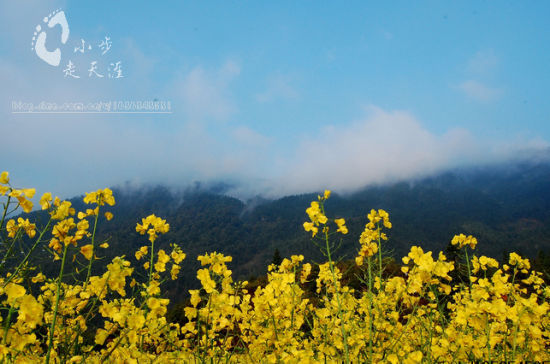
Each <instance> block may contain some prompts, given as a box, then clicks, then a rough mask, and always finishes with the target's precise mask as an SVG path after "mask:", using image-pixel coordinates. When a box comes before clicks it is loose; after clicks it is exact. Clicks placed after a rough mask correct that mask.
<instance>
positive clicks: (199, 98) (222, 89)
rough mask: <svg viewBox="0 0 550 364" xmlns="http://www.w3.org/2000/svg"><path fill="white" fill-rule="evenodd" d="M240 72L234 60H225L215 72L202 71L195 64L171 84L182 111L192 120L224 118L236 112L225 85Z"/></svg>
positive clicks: (202, 69)
mask: <svg viewBox="0 0 550 364" xmlns="http://www.w3.org/2000/svg"><path fill="white" fill-rule="evenodd" d="M239 73H240V68H239V67H238V65H237V64H236V63H234V62H231V61H229V62H226V63H225V64H224V65H222V67H221V68H220V69H219V70H217V71H206V70H205V69H204V68H202V67H200V66H198V67H195V68H194V69H192V70H191V71H190V72H188V73H187V74H185V75H184V77H183V79H181V80H180V81H178V82H177V83H176V85H175V87H174V88H175V92H176V94H177V95H179V96H180V98H181V101H182V109H183V110H182V111H183V112H184V113H185V114H186V115H187V117H189V118H190V119H192V120H194V121H200V120H202V119H215V120H226V119H227V118H228V117H229V116H230V115H232V114H234V113H235V112H236V111H237V107H236V106H235V104H234V102H233V101H232V99H231V97H230V95H229V91H228V87H229V83H230V82H231V81H232V80H233V79H234V78H235V77H236V76H238V75H239Z"/></svg>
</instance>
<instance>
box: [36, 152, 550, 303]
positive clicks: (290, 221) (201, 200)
mask: <svg viewBox="0 0 550 364" xmlns="http://www.w3.org/2000/svg"><path fill="white" fill-rule="evenodd" d="M335 192H337V191H335ZM114 193H115V197H116V201H117V203H116V205H115V206H114V207H113V208H111V209H110V210H111V211H112V212H113V213H114V216H115V218H114V219H113V220H112V221H102V222H101V224H100V227H99V230H98V236H99V237H100V238H101V239H103V238H104V239H109V243H110V248H109V249H108V250H107V251H106V253H107V254H108V257H113V256H115V255H122V254H125V255H126V256H128V257H131V259H134V258H133V255H134V252H135V251H136V250H137V249H138V248H139V247H140V246H142V245H145V244H147V239H146V237H144V236H140V235H139V234H137V233H136V231H135V226H136V223H137V222H139V221H141V218H142V217H145V216H147V215H149V214H151V213H154V214H156V215H157V216H160V217H162V218H164V219H166V220H167V221H168V223H169V224H170V232H169V233H168V234H166V235H164V236H162V237H161V239H160V244H159V248H164V249H169V248H168V244H169V243H172V242H176V243H178V244H180V246H181V247H182V248H183V249H184V251H185V252H186V253H187V255H188V258H187V260H186V261H185V262H184V264H183V269H182V273H183V278H182V279H180V280H178V281H177V282H173V283H170V284H169V285H168V294H169V296H170V297H171V298H173V299H176V300H178V299H181V297H183V296H184V295H185V292H186V290H187V289H189V288H190V287H193V286H196V284H197V283H196V282H197V280H196V278H195V274H196V269H197V267H198V263H197V261H196V257H197V255H199V254H202V253H204V252H212V251H218V252H223V253H225V254H228V255H231V256H233V258H234V260H233V263H232V265H231V267H232V269H233V271H234V273H235V275H236V276H237V277H241V278H248V276H250V275H258V274H263V273H264V272H265V267H266V265H267V264H269V263H270V261H271V258H272V256H273V253H274V251H275V249H278V250H279V251H280V252H281V255H282V256H283V257H284V256H289V255H290V254H298V253H300V254H304V255H305V256H306V259H310V260H315V261H320V260H323V257H322V256H320V254H319V252H318V251H317V249H316V248H315V247H314V246H313V244H312V243H311V241H310V235H309V234H308V233H306V232H305V231H304V230H303V227H302V224H303V222H304V221H305V220H306V217H307V216H306V214H305V209H306V208H307V207H308V206H309V204H310V202H311V201H312V200H315V199H316V198H317V194H316V193H314V194H306V195H299V196H287V197H284V198H281V199H277V200H273V201H269V200H264V199H255V200H254V201H251V202H250V203H248V204H246V203H243V202H242V201H240V200H238V199H235V198H232V197H228V196H224V195H220V194H217V193H214V192H212V191H209V190H198V191H197V190H195V191H193V192H181V193H172V192H170V191H169V190H168V189H167V188H166V187H162V186H158V187H150V188H142V189H137V190H123V189H116V188H115V189H114ZM72 201H73V203H74V205H75V207H76V208H77V210H82V209H84V208H85V207H84V205H83V203H82V202H81V201H82V198H81V197H79V198H75V199H73V200H72ZM252 206H255V207H254V208H252ZM326 207H327V212H328V215H329V217H344V218H346V221H347V225H348V227H349V234H348V235H346V236H345V237H343V239H342V246H341V248H340V250H339V251H338V253H339V256H346V257H348V258H351V257H353V256H354V255H355V253H356V251H357V248H358V242H357V241H358V237H359V235H360V233H361V231H362V230H363V227H364V224H365V222H366V214H367V213H368V212H369V211H370V209H371V208H375V209H378V208H383V209H385V210H386V211H388V212H389V214H390V219H391V221H392V223H393V228H392V229H391V231H389V232H388V235H389V238H390V239H389V241H388V242H387V243H386V244H385V245H386V246H387V248H388V249H390V250H392V251H393V253H394V255H395V257H396V258H400V257H401V256H403V255H405V254H406V253H407V252H408V250H409V248H410V246H411V245H413V244H415V245H421V246H422V247H423V248H424V249H425V250H436V251H439V250H443V249H445V247H446V245H447V244H448V243H449V241H450V240H451V238H452V237H453V235H454V234H457V233H465V234H472V235H474V236H476V237H478V240H479V245H478V247H479V251H480V252H481V253H485V254H490V255H492V256H494V257H496V258H501V257H502V254H503V253H505V252H508V251H520V252H522V253H523V254H526V255H530V256H534V255H535V254H536V253H537V251H539V250H545V251H549V250H550V165H548V164H545V163H539V164H534V163H532V164H528V163H525V164H515V165H513V166H500V167H487V168H476V169H468V170H462V171H452V172H447V173H443V174H440V175H437V176H434V177H430V178H425V179H422V180H417V181H414V182H400V183H394V184H391V185H386V186H378V187H369V188H366V189H364V190H362V191H360V192H357V193H354V194H352V195H349V196H339V195H338V194H337V193H334V194H333V196H332V197H331V198H330V199H329V200H328V202H327V204H326ZM38 215H40V213H38ZM44 267H45V269H46V270H48V269H55V267H54V266H53V265H52V264H49V263H48V264H45V265H44Z"/></svg>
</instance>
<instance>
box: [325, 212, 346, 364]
mask: <svg viewBox="0 0 550 364" xmlns="http://www.w3.org/2000/svg"><path fill="white" fill-rule="evenodd" d="M323 214H324V211H323ZM325 243H326V249H327V258H328V261H329V267H330V272H331V273H332V280H333V281H334V290H335V294H336V302H337V303H338V318H339V319H340V325H341V326H340V327H341V329H342V338H343V340H344V352H345V354H346V358H345V363H346V364H349V362H350V361H349V349H348V338H347V333H346V328H345V326H344V317H343V314H342V303H341V302H340V294H339V292H338V289H337V284H336V273H335V272H334V263H333V262H332V257H331V255H330V245H329V242H328V232H325Z"/></svg>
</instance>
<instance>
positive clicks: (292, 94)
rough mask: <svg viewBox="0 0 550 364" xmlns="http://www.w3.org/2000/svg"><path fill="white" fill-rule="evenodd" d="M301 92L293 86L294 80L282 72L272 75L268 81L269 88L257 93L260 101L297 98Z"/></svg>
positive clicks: (257, 98)
mask: <svg viewBox="0 0 550 364" xmlns="http://www.w3.org/2000/svg"><path fill="white" fill-rule="evenodd" d="M299 97H300V94H299V93H298V91H296V89H295V88H294V87H293V86H292V80H291V78H290V77H288V76H284V75H281V74H278V75H275V76H272V77H271V78H270V79H269V80H268V82H267V88H266V90H264V91H263V92H261V93H258V94H257V95H256V100H257V101H258V102H261V103H264V102H271V101H274V100H277V99H283V100H297V99H298V98H299Z"/></svg>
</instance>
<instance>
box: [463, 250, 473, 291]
mask: <svg viewBox="0 0 550 364" xmlns="http://www.w3.org/2000/svg"><path fill="white" fill-rule="evenodd" d="M464 254H466V266H467V267H468V286H469V287H470V288H472V271H471V270H470V258H469V257H468V247H464Z"/></svg>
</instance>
